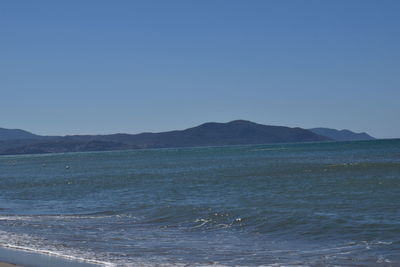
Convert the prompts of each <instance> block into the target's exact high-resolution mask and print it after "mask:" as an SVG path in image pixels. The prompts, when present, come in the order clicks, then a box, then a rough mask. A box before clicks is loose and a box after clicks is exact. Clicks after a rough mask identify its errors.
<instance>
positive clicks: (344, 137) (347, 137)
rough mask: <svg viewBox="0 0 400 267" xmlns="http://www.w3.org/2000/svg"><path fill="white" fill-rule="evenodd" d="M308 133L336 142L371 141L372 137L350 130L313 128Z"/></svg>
mask: <svg viewBox="0 0 400 267" xmlns="http://www.w3.org/2000/svg"><path fill="white" fill-rule="evenodd" d="M309 130H310V131H312V132H314V133H316V134H319V135H322V136H326V137H329V138H331V139H333V140H336V141H356V140H373V139H375V138H374V137H372V136H370V135H368V134H367V133H354V132H352V131H350V130H340V131H339V130H335V129H329V128H313V129H309Z"/></svg>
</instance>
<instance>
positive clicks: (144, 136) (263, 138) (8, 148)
mask: <svg viewBox="0 0 400 267" xmlns="http://www.w3.org/2000/svg"><path fill="white" fill-rule="evenodd" d="M26 133H27V132H26ZM25 136H26V137H27V138H28V139H24V137H23V138H22V139H18V138H16V136H14V138H12V139H13V140H12V139H8V140H7V141H5V139H2V140H3V141H0V154H25V153H56V152H73V151H102V150H122V149H136V148H168V147H192V146H222V145H244V144H270V143H288V142H312V141H329V140H331V138H328V137H325V136H321V135H319V134H316V133H314V132H311V131H309V130H305V129H302V128H290V127H283V126H267V125H262V124H257V123H254V122H250V121H244V120H237V121H231V122H228V123H215V122H209V123H205V124H202V125H200V126H197V127H193V128H189V129H186V130H181V131H169V132H161V133H141V134H111V135H72V136H65V137H40V138H39V139H37V140H34V138H31V137H32V136H36V135H33V134H30V133H28V135H25ZM0 140H1V139H0Z"/></svg>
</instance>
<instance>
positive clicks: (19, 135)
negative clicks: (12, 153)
mask: <svg viewBox="0 0 400 267" xmlns="http://www.w3.org/2000/svg"><path fill="white" fill-rule="evenodd" d="M39 138H41V136H39V135H36V134H33V133H30V132H27V131H24V130H20V129H4V128H0V141H4V140H17V139H39Z"/></svg>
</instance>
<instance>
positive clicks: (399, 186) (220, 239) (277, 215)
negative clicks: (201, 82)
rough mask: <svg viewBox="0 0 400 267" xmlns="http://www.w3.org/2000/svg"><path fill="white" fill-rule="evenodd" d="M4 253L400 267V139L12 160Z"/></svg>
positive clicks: (122, 261) (120, 260)
mask: <svg viewBox="0 0 400 267" xmlns="http://www.w3.org/2000/svg"><path fill="white" fill-rule="evenodd" d="M0 247H3V248H12V249H17V250H21V251H29V252H31V253H37V254H46V255H53V256H57V257H61V258H66V259H72V260H77V261H81V262H86V263H93V264H97V265H100V266H102V265H103V266H400V139H394V140H374V141H357V142H325V143H302V144H274V145H250V146H226V147H201V148H179V149H148V150H130V151H112V152H90V153H65V154H45V155H18V156H0ZM0 260H1V257H0ZM32 266H35V265H34V263H33V265H32ZM38 266H39V265H38Z"/></svg>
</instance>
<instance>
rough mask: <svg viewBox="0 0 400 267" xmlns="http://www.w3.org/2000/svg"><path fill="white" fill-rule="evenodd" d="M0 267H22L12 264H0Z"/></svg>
mask: <svg viewBox="0 0 400 267" xmlns="http://www.w3.org/2000/svg"><path fill="white" fill-rule="evenodd" d="M0 267H22V266H20V265H16V264H12V263H6V262H0Z"/></svg>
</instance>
